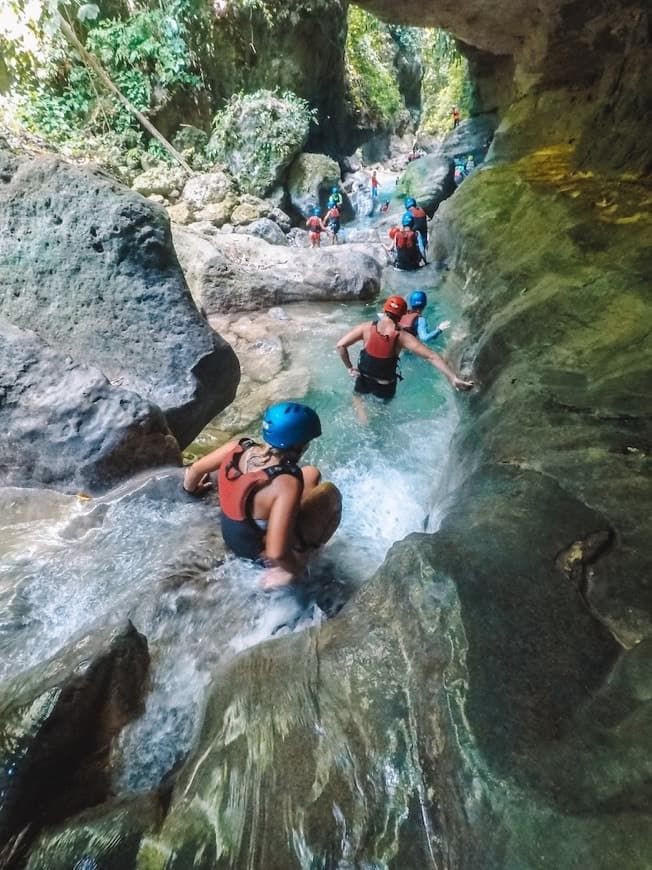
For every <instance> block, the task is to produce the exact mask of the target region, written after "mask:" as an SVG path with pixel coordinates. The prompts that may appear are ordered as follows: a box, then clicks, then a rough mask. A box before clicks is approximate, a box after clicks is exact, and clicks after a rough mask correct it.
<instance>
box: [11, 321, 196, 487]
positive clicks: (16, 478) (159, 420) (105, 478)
mask: <svg viewBox="0 0 652 870" xmlns="http://www.w3.org/2000/svg"><path fill="white" fill-rule="evenodd" d="M0 378H1V382H2V389H3V401H2V404H1V405H0V421H1V423H2V430H3V432H4V437H3V439H2V443H1V444H0V482H1V483H2V484H4V485H30V486H34V485H44V486H56V487H59V488H64V489H68V490H73V491H79V490H82V491H90V492H93V493H95V492H98V491H101V490H104V489H106V488H107V487H108V486H110V485H111V483H113V482H115V481H116V480H117V479H118V478H120V477H123V476H125V475H127V474H132V473H134V472H136V471H140V470H141V469H143V468H148V467H150V466H152V465H165V464H169V463H178V462H179V459H180V455H179V445H178V444H177V441H176V439H175V438H174V436H173V435H172V434H171V432H170V430H169V428H168V426H167V423H166V420H165V417H164V416H163V414H162V412H161V410H160V409H159V408H157V407H156V406H155V405H152V404H151V403H150V402H148V401H147V400H146V399H143V398H141V397H140V396H139V395H137V394H136V393H134V392H132V391H129V390H125V389H124V388H123V387H120V386H118V385H116V386H114V385H112V384H110V383H109V382H108V381H107V379H106V378H105V377H104V376H103V375H102V373H101V372H100V371H98V370H97V369H96V368H93V367H89V366H83V365H80V364H79V363H77V362H74V361H73V360H72V359H71V357H69V356H65V355H64V354H62V353H61V352H60V351H59V350H57V349H55V348H52V347H49V346H48V345H46V344H44V342H42V341H40V340H39V338H38V337H37V336H36V335H35V334H34V333H33V332H29V331H27V330H21V329H18V328H17V327H15V326H13V325H12V324H11V323H9V322H7V321H6V320H5V319H4V318H1V317H0Z"/></svg>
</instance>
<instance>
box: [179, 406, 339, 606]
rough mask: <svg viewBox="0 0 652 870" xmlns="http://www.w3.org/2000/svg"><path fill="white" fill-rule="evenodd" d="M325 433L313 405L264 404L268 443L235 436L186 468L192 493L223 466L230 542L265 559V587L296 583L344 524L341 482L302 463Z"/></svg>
mask: <svg viewBox="0 0 652 870" xmlns="http://www.w3.org/2000/svg"><path fill="white" fill-rule="evenodd" d="M320 435H321V422H320V420H319V417H318V416H317V414H316V412H315V411H313V409H312V408H309V407H308V406H307V405H301V404H299V403H297V402H281V403H280V404H278V405H272V406H271V407H270V408H268V409H267V410H266V411H265V414H264V416H263V439H264V443H263V444H258V443H256V442H255V441H253V440H252V439H251V438H241V439H240V440H239V441H235V440H233V441H229V442H228V443H227V444H224V445H223V446H222V447H218V449H217V450H213V452H212V453H209V454H208V455H206V456H204V457H202V458H201V459H198V460H197V462H194V463H193V464H192V465H191V466H189V467H188V468H187V469H186V473H185V476H184V482H183V487H184V489H185V490H186V492H189V493H191V494H201V493H202V492H204V491H205V490H206V489H208V488H209V487H210V486H211V483H210V479H209V474H210V473H211V472H214V471H217V472H218V494H219V499H220V507H221V509H222V512H221V527H222V537H223V538H224V543H225V544H226V545H227V547H229V549H231V550H233V552H234V553H235V555H236V556H240V557H242V558H244V559H252V560H254V561H256V562H259V563H261V564H262V565H264V566H265V568H266V569H267V570H266V572H265V575H264V578H263V583H262V585H263V588H265V589H272V588H275V587H277V586H285V585H287V584H289V583H291V582H292V580H293V579H294V578H295V577H296V576H297V575H298V574H300V573H301V571H302V570H303V568H305V565H306V562H307V559H308V556H309V555H310V553H311V551H313V550H315V549H317V548H318V547H320V546H322V545H323V544H325V543H326V541H328V540H329V538H330V537H331V536H332V535H333V533H334V532H335V529H336V528H337V526H338V525H339V521H340V517H341V513H342V496H341V494H340V492H339V490H338V489H337V487H336V486H334V485H333V484H332V483H322V482H321V474H320V472H319V469H318V468H316V467H315V466H314V465H305V466H303V467H299V464H298V462H299V459H300V458H301V456H302V454H303V453H304V452H305V450H306V448H307V447H308V444H309V443H310V441H312V439H313V438H318V437H319V436H320Z"/></svg>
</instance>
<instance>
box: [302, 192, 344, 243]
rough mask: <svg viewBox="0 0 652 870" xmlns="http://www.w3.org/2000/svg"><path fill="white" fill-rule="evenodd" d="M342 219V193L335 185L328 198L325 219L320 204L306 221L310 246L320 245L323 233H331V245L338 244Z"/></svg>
mask: <svg viewBox="0 0 652 870" xmlns="http://www.w3.org/2000/svg"><path fill="white" fill-rule="evenodd" d="M341 220H342V194H341V193H340V192H339V190H338V188H337V187H333V188H332V190H331V195H330V197H329V199H328V208H327V211H326V214H325V215H324V217H323V219H322V217H321V209H320V208H319V207H318V206H315V208H313V210H312V214H311V215H310V217H309V218H308V220H307V221H306V227H307V229H308V238H309V239H310V247H311V248H318V247H320V245H321V234H322V233H328V234H329V235H330V239H331V245H336V244H337V236H338V233H339V231H340V228H341Z"/></svg>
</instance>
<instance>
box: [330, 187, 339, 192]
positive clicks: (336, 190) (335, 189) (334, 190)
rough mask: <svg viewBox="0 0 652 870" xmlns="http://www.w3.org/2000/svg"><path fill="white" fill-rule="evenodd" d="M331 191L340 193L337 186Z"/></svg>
mask: <svg viewBox="0 0 652 870" xmlns="http://www.w3.org/2000/svg"><path fill="white" fill-rule="evenodd" d="M331 193H339V190H338V189H337V187H334V188H333V189H332V190H331Z"/></svg>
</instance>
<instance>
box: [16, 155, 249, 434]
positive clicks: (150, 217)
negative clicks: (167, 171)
mask: <svg viewBox="0 0 652 870" xmlns="http://www.w3.org/2000/svg"><path fill="white" fill-rule="evenodd" d="M0 159H1V160H2V174H1V178H2V183H1V184H0V282H1V283H2V286H3V288H4V291H3V294H2V297H1V298H0V314H2V315H4V316H5V317H6V318H7V319H8V320H10V321H11V322H12V323H14V324H15V325H16V326H18V327H19V328H21V329H31V330H33V331H34V332H35V333H36V334H37V335H38V337H39V338H40V339H41V340H42V341H43V342H44V343H46V344H49V345H52V346H53V347H56V349H57V351H58V352H60V353H61V354H62V355H64V356H70V358H71V359H72V360H73V361H74V362H76V363H78V364H80V365H86V366H92V367H96V368H98V369H100V371H102V373H103V374H104V375H105V376H106V377H107V378H108V379H109V380H110V381H111V382H112V383H114V384H117V385H120V386H121V387H123V388H124V389H125V390H129V391H132V392H134V393H137V394H138V395H139V396H141V397H142V399H143V400H145V401H146V402H150V403H153V404H156V405H158V406H159V407H160V408H161V410H162V411H163V413H164V414H165V417H166V420H167V423H168V425H169V427H170V430H171V431H172V433H173V434H174V436H175V437H176V438H177V440H178V442H179V444H180V445H181V446H182V447H184V446H185V445H187V444H188V443H190V441H191V440H192V439H193V437H194V436H195V435H196V434H197V433H198V432H199V431H200V430H201V429H202V427H203V426H204V425H205V424H206V423H207V422H208V421H209V420H210V419H211V418H212V417H213V416H214V415H215V414H216V413H217V412H218V411H219V410H221V409H222V408H223V407H225V406H226V405H227V404H228V403H229V401H230V400H231V399H232V397H233V395H234V393H235V389H236V386H237V382H238V363H237V359H236V357H235V355H234V354H233V351H232V350H231V349H230V348H229V347H228V345H227V344H226V342H224V341H223V340H222V339H221V338H220V337H219V336H218V335H216V334H215V333H214V332H212V330H211V329H210V328H209V327H208V326H207V324H206V322H205V321H204V320H203V318H202V317H201V315H200V314H199V312H198V311H197V309H196V307H195V305H194V304H193V301H192V298H191V296H190V293H189V292H188V289H187V285H186V283H185V281H184V278H183V273H182V272H181V269H180V268H179V264H178V262H177V259H176V257H175V255H174V249H173V247H172V241H171V236H170V229H169V222H168V218H167V215H166V214H165V210H164V209H163V208H161V207H160V206H155V205H153V204H152V203H150V202H148V201H147V200H146V199H144V198H143V197H141V196H139V195H138V194H136V193H134V192H132V191H130V190H128V189H127V188H124V187H122V186H121V185H119V184H118V183H117V182H115V181H114V180H113V179H111V178H110V177H109V176H107V175H105V174H103V173H102V172H100V171H99V170H95V169H90V168H80V167H76V166H71V165H69V164H67V163H64V162H63V161H61V160H58V159H53V158H40V159H36V160H24V161H18V160H17V159H16V158H14V157H12V156H11V155H8V154H7V153H6V152H2V155H0Z"/></svg>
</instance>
